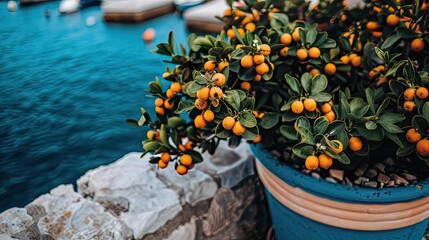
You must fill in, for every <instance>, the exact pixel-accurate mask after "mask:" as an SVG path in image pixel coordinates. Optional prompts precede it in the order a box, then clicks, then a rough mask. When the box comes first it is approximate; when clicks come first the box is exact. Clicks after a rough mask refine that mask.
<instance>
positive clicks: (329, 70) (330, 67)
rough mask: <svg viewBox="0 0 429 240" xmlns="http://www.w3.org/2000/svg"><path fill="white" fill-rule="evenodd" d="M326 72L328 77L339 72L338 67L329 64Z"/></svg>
mask: <svg viewBox="0 0 429 240" xmlns="http://www.w3.org/2000/svg"><path fill="white" fill-rule="evenodd" d="M324 70H325V73H326V74H327V75H334V74H335V72H337V67H336V66H335V64H333V63H327V64H326V65H325V68H324Z"/></svg>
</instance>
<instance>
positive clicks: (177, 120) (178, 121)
mask: <svg viewBox="0 0 429 240" xmlns="http://www.w3.org/2000/svg"><path fill="white" fill-rule="evenodd" d="M185 124H186V121H185V120H184V119H183V118H181V117H178V116H173V117H171V118H169V119H168V122H167V125H168V127H169V128H171V129H176V128H178V127H180V126H183V125H185Z"/></svg>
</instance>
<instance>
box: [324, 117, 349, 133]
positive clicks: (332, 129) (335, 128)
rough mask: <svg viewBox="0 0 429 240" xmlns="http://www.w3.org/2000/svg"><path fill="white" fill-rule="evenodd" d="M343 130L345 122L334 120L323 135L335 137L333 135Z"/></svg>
mask: <svg viewBox="0 0 429 240" xmlns="http://www.w3.org/2000/svg"><path fill="white" fill-rule="evenodd" d="M345 128H346V124H345V122H343V121H338V120H335V121H333V122H331V123H330V124H329V126H328V128H327V129H326V131H325V133H326V134H327V135H328V136H335V135H337V134H339V133H340V132H341V131H343V130H344V129H345Z"/></svg>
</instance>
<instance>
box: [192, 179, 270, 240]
mask: <svg viewBox="0 0 429 240" xmlns="http://www.w3.org/2000/svg"><path fill="white" fill-rule="evenodd" d="M255 183H256V184H255ZM261 194H262V186H261V185H260V184H259V180H258V178H257V177H256V176H254V177H249V178H247V179H246V180H245V181H243V182H242V183H240V185H238V186H236V187H234V188H232V189H230V188H227V187H222V188H220V189H219V190H218V191H217V192H216V194H215V196H214V197H213V200H212V202H211V204H210V208H209V210H208V212H207V214H205V216H204V218H203V221H202V226H201V229H202V236H200V237H199V238H198V239H210V240H214V239H219V240H220V239H255V238H257V236H262V235H263V234H265V233H266V230H267V229H268V223H269V220H268V214H267V211H266V209H265V207H264V204H263V201H262V195H261Z"/></svg>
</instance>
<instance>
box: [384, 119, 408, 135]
mask: <svg viewBox="0 0 429 240" xmlns="http://www.w3.org/2000/svg"><path fill="white" fill-rule="evenodd" d="M380 125H381V126H382V127H383V128H384V130H386V131H385V133H386V134H387V132H389V133H401V132H403V131H402V129H401V128H400V127H398V126H396V125H395V124H393V123H388V122H384V123H380Z"/></svg>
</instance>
